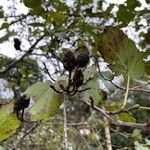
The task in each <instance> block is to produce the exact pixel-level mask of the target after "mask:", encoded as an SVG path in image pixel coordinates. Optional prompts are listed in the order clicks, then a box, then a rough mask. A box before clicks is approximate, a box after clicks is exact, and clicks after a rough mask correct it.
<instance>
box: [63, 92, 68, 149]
mask: <svg viewBox="0 0 150 150" xmlns="http://www.w3.org/2000/svg"><path fill="white" fill-rule="evenodd" d="M63 113H64V150H68V134H67V111H66V96H65V95H64V112H63Z"/></svg>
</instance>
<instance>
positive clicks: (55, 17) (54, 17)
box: [46, 12, 65, 26]
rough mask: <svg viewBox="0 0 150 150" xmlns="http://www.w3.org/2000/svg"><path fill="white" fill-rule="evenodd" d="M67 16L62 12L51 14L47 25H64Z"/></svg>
mask: <svg viewBox="0 0 150 150" xmlns="http://www.w3.org/2000/svg"><path fill="white" fill-rule="evenodd" d="M64 20H65V16H64V14H63V13H61V12H50V13H49V14H48V16H47V17H46V21H47V23H54V24H56V25H58V26H60V25H62V24H63V23H64Z"/></svg>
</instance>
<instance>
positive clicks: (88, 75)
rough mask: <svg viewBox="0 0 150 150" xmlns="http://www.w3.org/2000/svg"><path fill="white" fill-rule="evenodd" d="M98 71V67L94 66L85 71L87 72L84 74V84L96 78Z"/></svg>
mask: <svg viewBox="0 0 150 150" xmlns="http://www.w3.org/2000/svg"><path fill="white" fill-rule="evenodd" d="M96 69H97V66H96V65H92V66H90V67H87V68H86V69H85V71H84V72H83V74H84V82H86V81H87V80H89V79H91V78H93V77H94V75H95V74H96Z"/></svg>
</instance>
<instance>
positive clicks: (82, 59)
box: [76, 53, 89, 68]
mask: <svg viewBox="0 0 150 150" xmlns="http://www.w3.org/2000/svg"><path fill="white" fill-rule="evenodd" d="M88 62H89V55H88V54H86V53H85V54H80V55H78V56H77V58H76V66H77V67H78V68H83V67H85V66H86V65H87V64H88Z"/></svg>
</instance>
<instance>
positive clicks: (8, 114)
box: [0, 101, 20, 141]
mask: <svg viewBox="0 0 150 150" xmlns="http://www.w3.org/2000/svg"><path fill="white" fill-rule="evenodd" d="M13 106H14V101H11V102H10V103H8V104H6V105H4V106H3V107H2V108H1V109H0V141H2V140H4V139H6V138H8V137H9V136H10V135H11V134H13V133H14V132H15V131H16V129H17V128H18V127H19V126H20V121H19V120H18V119H17V117H16V114H15V113H13Z"/></svg>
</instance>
